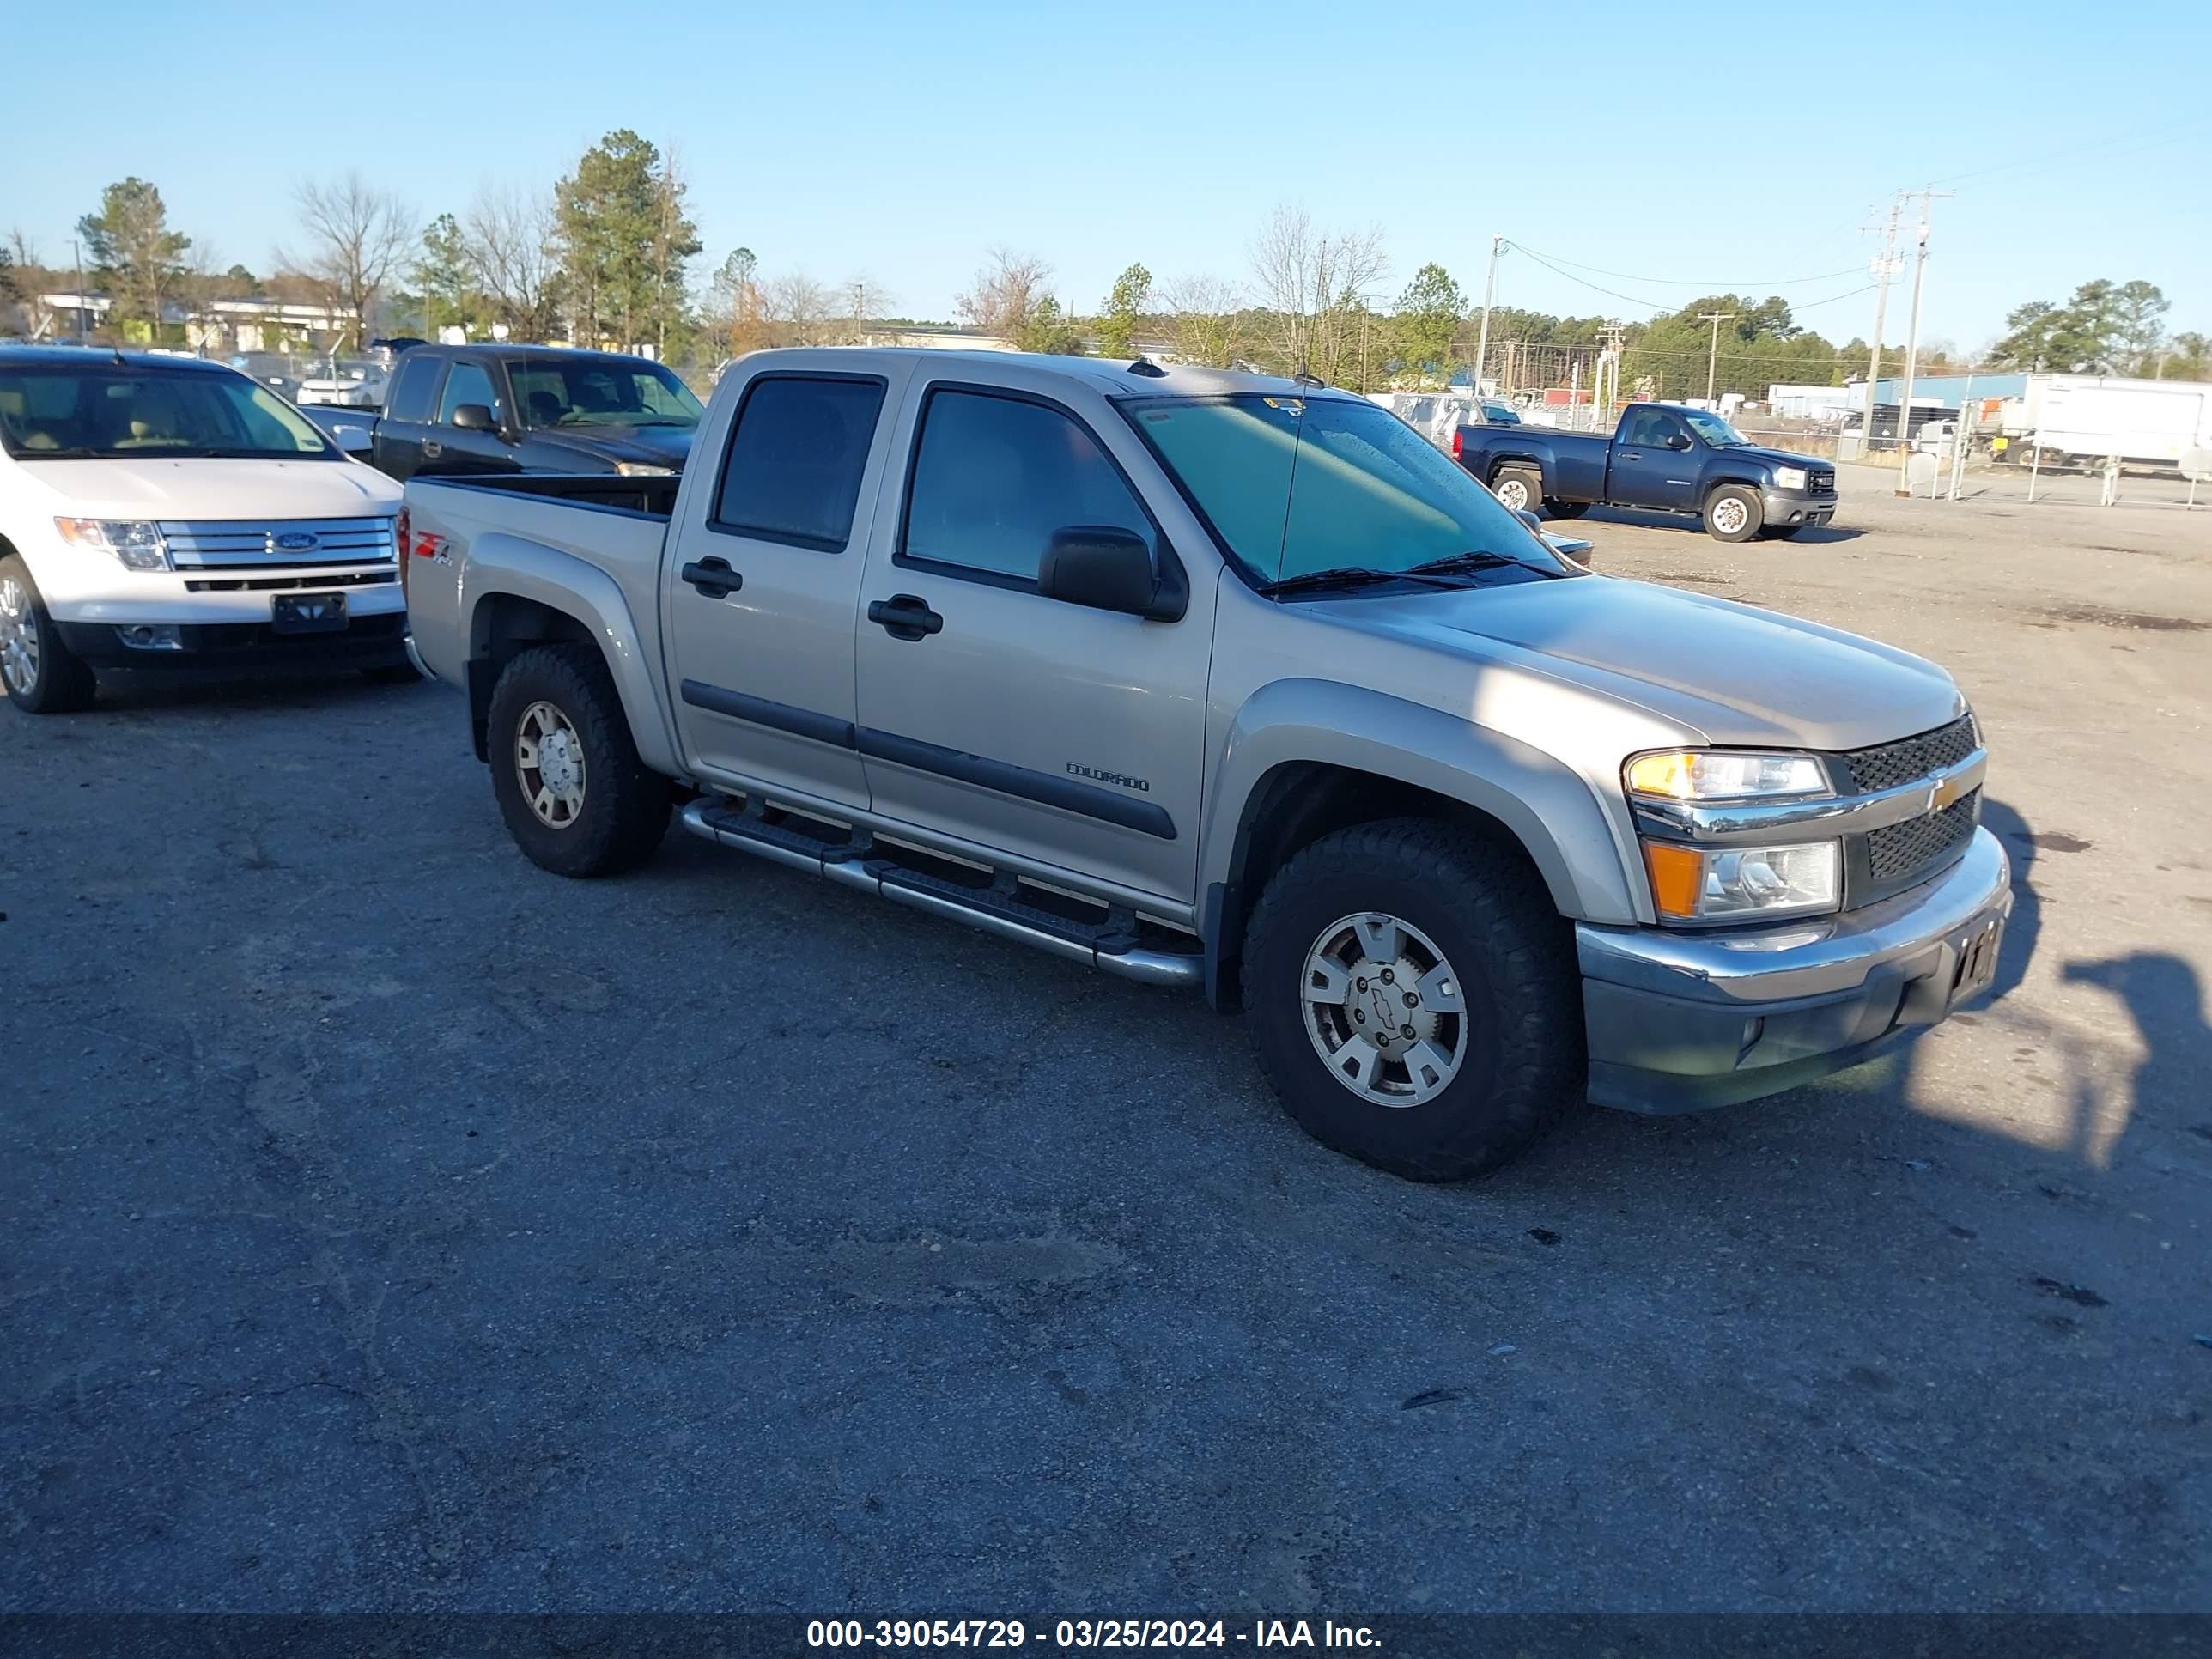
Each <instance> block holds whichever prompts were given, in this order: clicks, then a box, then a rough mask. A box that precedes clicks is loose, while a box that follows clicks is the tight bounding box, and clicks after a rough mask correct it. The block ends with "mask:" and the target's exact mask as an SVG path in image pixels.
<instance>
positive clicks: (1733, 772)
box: [1620, 749, 1835, 801]
mask: <svg viewBox="0 0 2212 1659" xmlns="http://www.w3.org/2000/svg"><path fill="white" fill-rule="evenodd" d="M1620 775H1621V781H1622V782H1623V783H1625V784H1626V785H1627V787H1628V793H1630V794H1632V795H1648V796H1650V797H1652V798H1653V799H1659V800H1679V801H1743V800H1802V799H1808V798H1810V797H1813V796H1818V795H1832V794H1833V793H1835V787H1834V786H1833V785H1832V784H1831V783H1830V782H1829V781H1828V769H1827V768H1826V767H1825V766H1823V765H1821V764H1820V761H1819V760H1818V758H1816V757H1814V756H1811V755H1781V754H1771V753H1766V752H1764V751H1761V750H1755V749H1753V750H1724V749H1674V750H1660V751H1659V752H1657V753H1656V754H1650V755H1635V756H1632V757H1630V758H1629V762H1628V764H1627V765H1626V766H1624V767H1622V768H1621V769H1620Z"/></svg>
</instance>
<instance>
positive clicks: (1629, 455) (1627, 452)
mask: <svg viewBox="0 0 2212 1659" xmlns="http://www.w3.org/2000/svg"><path fill="white" fill-rule="evenodd" d="M1614 459H1616V460H1623V461H1640V460H1642V459H1644V456H1643V454H1642V453H1641V452H1640V451H1638V450H1633V449H1624V450H1622V451H1621V452H1620V454H1619V455H1617V456H1616V457H1614Z"/></svg>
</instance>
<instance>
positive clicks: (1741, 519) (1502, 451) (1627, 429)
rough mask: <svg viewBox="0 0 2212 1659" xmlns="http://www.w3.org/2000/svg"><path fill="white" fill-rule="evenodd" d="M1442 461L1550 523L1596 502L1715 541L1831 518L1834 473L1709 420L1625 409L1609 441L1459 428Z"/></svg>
mask: <svg viewBox="0 0 2212 1659" xmlns="http://www.w3.org/2000/svg"><path fill="white" fill-rule="evenodd" d="M1451 453H1452V459H1455V460H1456V461H1457V462H1458V463H1459V464H1460V465H1462V466H1463V467H1465V468H1466V469H1467V470H1468V471H1470V472H1472V473H1473V474H1474V476H1475V477H1478V478H1480V479H1481V480H1482V482H1483V483H1486V484H1488V485H1489V486H1490V488H1491V490H1492V493H1493V494H1494V495H1497V497H1498V500H1499V501H1503V502H1504V504H1505V505H1506V506H1508V507H1516V508H1528V509H1533V508H1534V507H1537V506H1538V505H1540V504H1541V506H1542V507H1544V509H1545V510H1546V511H1547V512H1548V513H1551V514H1552V515H1553V517H1554V518H1561V519H1571V518H1577V517H1579V516H1580V515H1581V514H1582V513H1585V512H1587V511H1588V510H1589V508H1590V507H1593V506H1596V505H1599V504H1601V503H1602V504H1604V505H1607V506H1610V507H1644V508H1648V509H1651V510H1655V511H1658V512H1662V513H1696V514H1698V515H1699V517H1700V518H1702V519H1703V520H1705V530H1706V532H1707V533H1708V534H1710V535H1711V536H1713V537H1714V538H1717V539H1718V540H1720V541H1724V542H1747V541H1750V540H1752V539H1753V538H1755V537H1756V538H1777V539H1782V540H1787V539H1788V538H1790V537H1792V536H1795V535H1796V533H1797V532H1799V531H1801V530H1802V529H1804V528H1806V526H1808V525H1816V524H1826V523H1827V522H1828V520H1830V519H1832V518H1833V517H1834V516H1835V512H1836V466H1835V463H1834V462H1832V461H1824V460H1820V459H1817V458H1815V457H1814V456H1810V455H1792V454H1790V453H1788V452H1787V451H1785V450H1780V449H1767V448H1764V447H1761V446H1759V445H1758V444H1754V443H1753V442H1752V441H1750V440H1749V439H1748V438H1746V437H1745V436H1744V435H1742V434H1741V433H1740V432H1738V431H1737V430H1736V429H1735V428H1734V427H1732V426H1730V425H1729V423H1728V422H1726V421H1724V420H1723V419H1722V418H1721V417H1720V416H1717V415H1715V414H1712V413H1711V412H1710V411H1708V410H1702V409H1689V408H1686V407H1684V406H1682V405H1680V404H1630V405H1629V406H1628V407H1627V408H1626V410H1622V411H1621V416H1620V427H1619V428H1617V429H1616V430H1615V431H1614V432H1613V435H1612V436H1611V437H1607V436H1606V435H1604V434H1602V433H1597V432H1561V431H1559V430H1557V429H1555V428H1551V427H1541V426H1506V427H1500V426H1462V427H1460V428H1457V429H1456V430H1455V431H1454V432H1453V434H1452V441H1451Z"/></svg>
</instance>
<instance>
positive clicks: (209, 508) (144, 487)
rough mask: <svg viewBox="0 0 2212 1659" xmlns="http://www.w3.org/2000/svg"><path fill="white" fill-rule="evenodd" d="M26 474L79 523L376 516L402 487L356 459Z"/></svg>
mask: <svg viewBox="0 0 2212 1659" xmlns="http://www.w3.org/2000/svg"><path fill="white" fill-rule="evenodd" d="M19 465H20V467H21V475H22V476H23V477H25V478H27V479H29V480H30V481H31V482H32V483H34V484H37V485H39V486H40V487H41V488H42V489H46V491H47V492H49V493H50V494H51V495H52V498H53V507H54V511H55V512H56V513H58V514H65V515H67V516H68V517H70V518H79V519H167V520H179V519H195V520H210V519H214V520H221V519H370V518H383V517H387V516H389V515H390V514H392V513H397V512H398V511H399V499H400V492H399V486H398V484H397V483H394V482H393V481H392V479H390V478H387V477H385V475H384V474H383V473H381V472H379V471H375V470H374V468H372V467H367V466H363V465H360V464H359V463H358V462H355V461H241V460H190V459H180V460H171V461H161V460H152V459H147V460H139V459H100V460H82V461H28V460H27V461H22V462H21V463H20V464H19Z"/></svg>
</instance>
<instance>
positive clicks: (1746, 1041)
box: [1575, 829, 2012, 1112]
mask: <svg viewBox="0 0 2212 1659" xmlns="http://www.w3.org/2000/svg"><path fill="white" fill-rule="evenodd" d="M2011 909H2012V887H2011V866H2010V861H2009V860H2008V859H2007V858H2006V857H2005V852H2004V848H2003V847H2002V845H2001V844H1999V842H1998V841H1997V838H1996V836H1993V835H1991V834H1990V832H1989V831H1988V830H1987V829H1976V830H1975V832H1974V836H1973V839H1972V841H1970V842H1968V843H1967V845H1966V852H1965V854H1963V855H1962V856H1961V857H1960V859H1959V860H1958V861H1957V862H1956V863H1954V864H1953V865H1952V866H1950V867H1949V868H1948V869H1947V870H1945V871H1944V872H1942V874H1940V875H1938V876H1936V877H1935V878H1933V879H1931V880H1929V881H1927V882H1924V883H1923V884H1921V885H1919V886H1917V887H1915V888H1913V889H1911V890H1909V891H1906V892H1903V893H1899V894H1897V895H1896V896H1893V897H1891V898H1887V899H1884V900H1883V901H1881V902H1880V903H1878V904H1870V905H1868V906H1867V907H1865V908H1863V909H1860V910H1855V911H1850V912H1848V913H1846V914H1844V915H1836V916H1822V917H1816V918H1810V919H1808V920H1805V921H1795V922H1782V923H1778V924H1777V925H1775V926H1773V927H1760V928H1745V929H1741V930H1737V931H1733V932H1729V931H1719V930H1716V931H1712V932H1707V933H1679V932H1674V931H1671V930H1668V929H1664V928H1658V927H1594V926H1592V925H1590V924H1589V923H1578V924H1577V927H1576V929H1575V946H1576V953H1577V957H1578V958H1579V960H1580V964H1581V968H1582V974H1583V1017H1584V1021H1585V1024H1586V1027H1587V1030H1588V1036H1589V1095H1590V1098H1591V1099H1592V1100H1594V1101H1595V1102H1597V1103H1599V1104H1601V1105H1607V1106H1618V1107H1621V1108H1624V1109H1627V1110H1631V1111H1644V1112H1675V1111H1694V1110H1698V1109H1702V1108H1705V1107H1709V1106H1723V1105H1729V1104H1731V1103H1735V1102H1739V1101H1745V1100H1753V1099H1757V1098H1758V1097H1760V1096H1762V1095H1769V1094H1772V1093H1775V1092H1776V1091H1779V1090H1783V1089H1788V1088H1792V1087H1795V1086H1796V1085H1797V1084H1799V1083H1802V1082H1805V1081H1807V1080H1808V1079H1812V1078H1814V1077H1818V1076H1820V1075H1822V1074H1823V1073H1828V1072H1832V1071H1837V1070H1839V1069H1841V1068H1842V1067H1844V1066H1851V1065H1856V1064H1857V1063H1858V1062H1859V1061H1860V1060H1867V1059H1871V1058H1872V1057H1873V1056H1874V1055H1875V1054H1878V1053H1881V1051H1883V1050H1884V1049H1885V1048H1888V1047H1890V1046H1892V1045H1893V1044H1894V1043H1895V1042H1899V1041H1902V1040H1903V1039H1904V1038H1905V1037H1906V1036H1910V1035H1911V1034H1912V1033H1913V1032H1914V1031H1916V1030H1920V1029H1922V1028H1924V1027H1926V1026H1929V1025H1933V1024H1936V1023H1937V1022H1938V1021H1940V1020H1942V1018H1944V1016H1945V1015H1947V1014H1948V1013H1949V1012H1951V1011H1952V1009H1953V1008H1954V1007H1956V1006H1959V1005H1960V1003H1961V1002H1964V1001H1966V1000H1971V999H1972V997H1974V996H1976V995H1978V994H1980V993H1981V992H1982V991H1983V990H1984V989H1985V988H1986V987H1987V984H1988V979H1989V975H1990V974H1991V973H1993V972H1994V969H1995V962H1996V947H1997V945H1998V942H1999V941H1998V939H1997V938H1996V936H1995V934H1994V933H1993V930H1996V929H2001V928H2002V926H2003V923H2004V920H2005V918H2006V916H2007V915H2009V914H2010V912H2011ZM1962 969H1965V970H1966V972H1965V976H1964V977H1963V978H1962Z"/></svg>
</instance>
